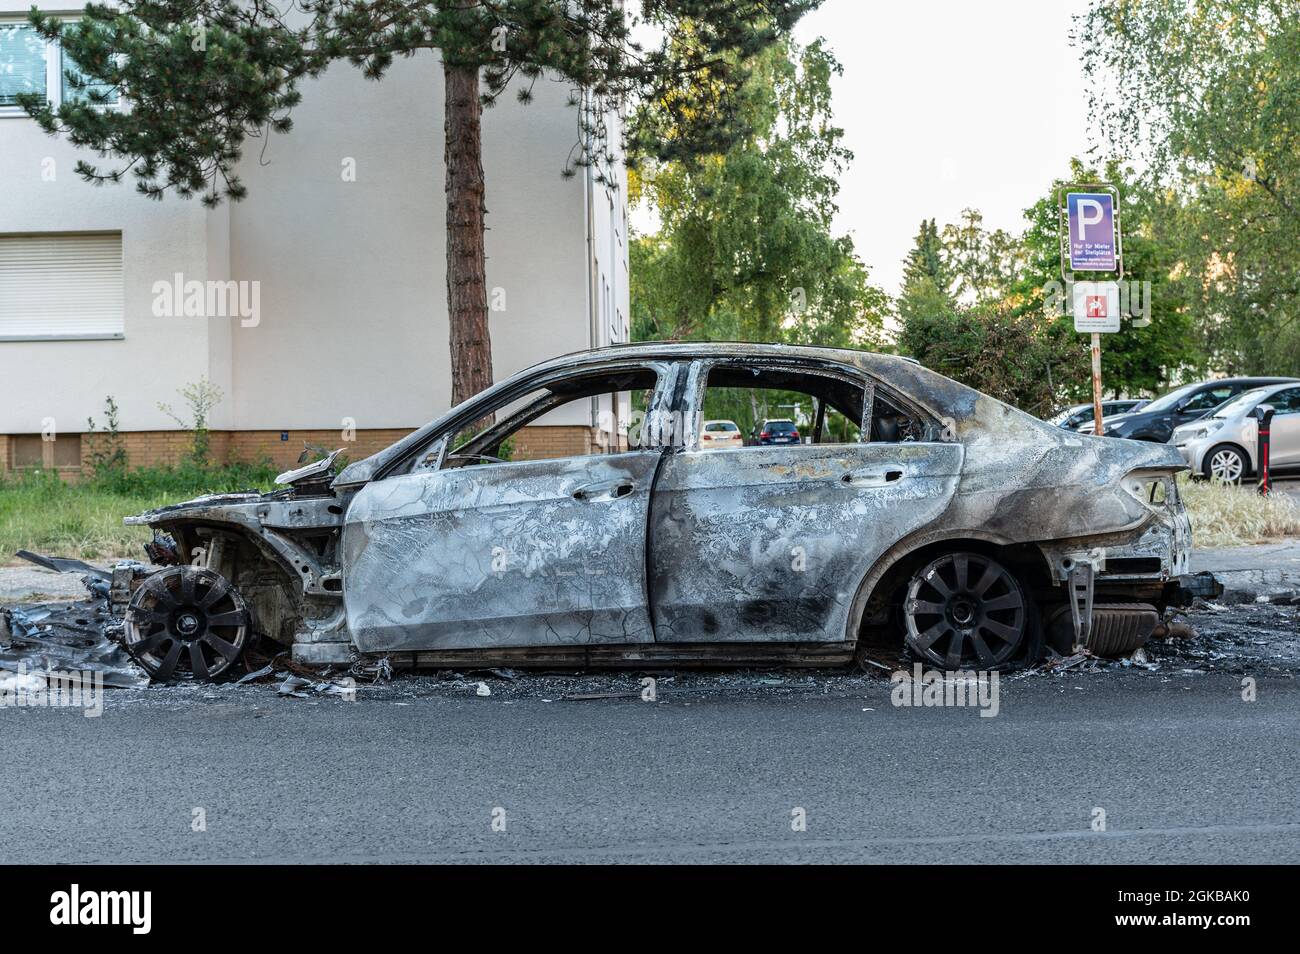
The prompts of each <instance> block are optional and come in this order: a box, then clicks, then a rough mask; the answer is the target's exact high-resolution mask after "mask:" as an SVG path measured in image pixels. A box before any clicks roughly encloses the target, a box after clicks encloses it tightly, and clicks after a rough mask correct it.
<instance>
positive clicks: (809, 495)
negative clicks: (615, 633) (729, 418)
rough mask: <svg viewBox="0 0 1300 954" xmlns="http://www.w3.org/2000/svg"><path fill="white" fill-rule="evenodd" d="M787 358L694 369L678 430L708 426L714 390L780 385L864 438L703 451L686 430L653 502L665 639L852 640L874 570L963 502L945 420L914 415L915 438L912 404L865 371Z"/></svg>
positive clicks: (654, 573) (653, 588) (656, 591)
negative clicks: (834, 412) (856, 611)
mask: <svg viewBox="0 0 1300 954" xmlns="http://www.w3.org/2000/svg"><path fill="white" fill-rule="evenodd" d="M783 361H784V363H781V364H778V363H773V362H771V361H764V362H762V363H761V366H759V365H756V364H753V363H749V362H747V361H744V360H737V361H717V362H696V363H695V364H694V365H692V367H691V370H690V372H689V374H688V386H687V387H686V388H685V389H684V391H683V395H684V401H685V404H684V406H683V407H682V417H681V420H683V421H686V422H691V421H698V420H700V419H701V417H702V416H712V414H713V411H712V410H709V409H707V408H706V403H705V402H706V400H707V393H708V388H709V385H710V383H711V382H714V381H715V380H716V381H717V382H719V383H720V384H722V385H732V386H733V389H735V390H745V389H747V388H752V387H763V386H775V388H776V389H777V390H778V393H781V394H784V395H786V396H787V397H790V398H791V400H795V401H798V400H799V395H798V392H797V387H796V386H803V387H805V389H806V391H807V392H815V393H820V394H821V395H823V400H825V401H827V403H830V404H832V405H833V406H835V407H837V408H839V409H841V410H842V411H843V412H844V414H845V416H846V418H848V417H851V416H852V415H854V414H856V415H857V416H858V419H859V425H858V427H857V435H856V437H852V438H850V439H845V440H842V441H839V442H826V443H816V444H804V443H800V444H795V445H791V446H783V447H772V446H757V447H743V448H736V449H732V450H711V451H702V450H700V449H699V441H698V435H695V434H693V433H692V432H691V430H690V426H689V423H688V425H687V433H686V434H685V437H684V444H685V446H684V447H682V448H680V449H674V450H672V451H671V452H669V453H668V454H667V456H666V457H665V459H664V463H663V466H662V469H661V471H660V474H659V479H658V481H657V482H656V484H655V491H654V499H653V502H652V505H651V514H650V542H649V554H648V557H647V560H648V563H649V570H650V601H651V609H652V613H653V617H654V626H655V640H656V642H660V643H691V642H695V643H718V642H767V641H773V642H835V641H840V640H843V639H846V638H847V637H848V632H847V629H848V619H849V613H850V606H851V604H852V602H853V599H854V596H855V595H856V591H857V586H858V584H859V583H860V582H861V580H862V579H863V578H864V577H865V575H866V573H867V570H868V569H869V568H870V567H871V566H872V565H873V564H874V563H875V562H876V560H877V559H879V557H880V556H881V555H883V553H884V552H885V551H886V550H887V549H888V548H889V547H891V546H892V545H893V544H894V543H896V542H897V541H898V540H899V539H900V538H902V537H904V536H906V535H908V534H910V533H912V532H913V531H915V530H917V529H918V528H920V527H922V526H924V525H925V524H927V523H929V522H930V521H932V520H934V519H936V518H937V517H938V516H939V515H940V514H942V513H943V511H944V510H945V509H946V508H947V506H948V503H949V501H950V500H951V499H952V496H953V494H954V493H955V491H956V487H957V482H958V479H959V475H960V473H961V465H962V460H963V448H962V446H961V445H960V444H958V443H943V442H938V441H935V440H932V439H930V438H933V437H934V436H937V434H938V432H939V429H938V427H937V422H934V421H919V419H920V418H922V417H924V415H923V414H922V413H920V412H919V411H917V410H916V409H914V408H910V407H907V408H906V412H907V413H911V414H913V415H914V416H915V417H916V418H917V419H918V421H913V425H915V424H917V423H918V422H919V423H920V427H921V429H920V430H915V429H911V427H912V426H911V425H908V424H906V423H903V421H904V420H905V415H900V414H896V413H894V412H896V411H899V410H902V409H904V407H905V405H906V402H905V401H904V400H902V399H901V398H900V397H899V396H897V395H891V394H887V393H886V391H885V390H884V389H882V388H881V387H879V386H877V383H876V382H873V381H870V380H868V379H867V378H865V377H864V376H862V375H861V373H860V372H858V370H857V369H855V368H850V367H848V366H843V365H838V364H831V363H829V362H819V361H810V362H803V363H801V362H798V361H793V360H788V359H783ZM792 389H793V390H792ZM810 396H811V395H810ZM891 401H892V402H893V403H891ZM818 403H820V402H818ZM803 407H804V408H806V409H807V410H808V411H809V412H810V415H809V420H808V421H807V422H806V423H805V424H801V425H800V433H801V434H804V433H805V432H807V433H808V436H809V437H810V438H811V439H814V440H816V439H817V432H818V430H819V429H818V428H817V424H816V413H817V412H816V409H815V407H814V406H813V405H812V404H811V403H805V404H804V405H803ZM873 438H874V440H873ZM916 438H920V439H919V440H918V439H916Z"/></svg>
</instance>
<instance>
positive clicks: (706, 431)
mask: <svg viewBox="0 0 1300 954" xmlns="http://www.w3.org/2000/svg"><path fill="white" fill-rule="evenodd" d="M744 446H745V438H744V437H743V436H742V435H741V433H740V428H739V427H737V426H736V422H735V421H727V420H721V421H705V422H704V423H703V425H702V426H701V429H700V450H721V449H722V448H724V447H744Z"/></svg>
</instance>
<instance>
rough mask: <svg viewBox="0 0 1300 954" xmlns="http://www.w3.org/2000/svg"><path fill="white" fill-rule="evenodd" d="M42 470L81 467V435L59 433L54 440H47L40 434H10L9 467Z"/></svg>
mask: <svg viewBox="0 0 1300 954" xmlns="http://www.w3.org/2000/svg"><path fill="white" fill-rule="evenodd" d="M32 467H36V468H40V469H42V470H55V469H59V468H62V469H64V470H69V469H71V470H79V469H80V468H81V435H80V434H60V435H59V436H58V438H57V439H56V440H52V441H47V440H46V439H45V438H44V437H42V436H41V435H40V434H12V435H10V437H9V468H10V469H11V470H19V469H25V468H32Z"/></svg>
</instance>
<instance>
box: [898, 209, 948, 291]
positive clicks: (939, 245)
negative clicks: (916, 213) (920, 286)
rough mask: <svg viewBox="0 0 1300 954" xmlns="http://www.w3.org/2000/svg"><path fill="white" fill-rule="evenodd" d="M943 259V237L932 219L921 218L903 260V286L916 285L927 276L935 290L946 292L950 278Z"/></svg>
mask: <svg viewBox="0 0 1300 954" xmlns="http://www.w3.org/2000/svg"><path fill="white" fill-rule="evenodd" d="M943 259H944V247H943V239H942V238H940V237H939V229H938V227H937V226H936V225H935V222H934V219H922V220H921V227H920V229H918V230H917V233H916V239H915V244H914V245H913V247H912V250H911V251H910V252H908V253H907V258H906V259H905V260H904V261H903V287H904V288H907V287H908V286H910V285H916V284H917V283H918V282H920V280H921V279H922V278H928V279H929V280H930V283H931V284H932V285H933V286H934V287H935V288H936V289H937V290H939V291H942V292H946V291H947V290H948V288H949V286H950V284H951V281H952V280H951V278H950V276H949V275H948V268H947V266H946V265H945V264H944V260H943Z"/></svg>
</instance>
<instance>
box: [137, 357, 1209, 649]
mask: <svg viewBox="0 0 1300 954" xmlns="http://www.w3.org/2000/svg"><path fill="white" fill-rule="evenodd" d="M723 358H725V359H728V360H731V361H733V362H734V361H736V360H741V361H743V360H748V359H752V360H753V361H754V362H755V363H756V365H757V364H761V363H764V362H772V361H779V362H781V363H782V364H785V363H791V362H794V363H802V364H804V365H805V366H807V367H809V368H816V367H822V368H824V369H826V370H828V371H836V372H846V371H849V372H852V373H855V374H861V375H865V378H864V380H869V381H872V382H874V383H876V384H878V385H883V386H885V387H887V388H889V389H892V390H893V391H894V392H896V393H898V394H900V395H903V396H904V397H906V398H908V399H909V400H911V401H913V402H914V403H915V404H916V405H917V406H918V407H919V408H920V409H922V410H923V411H924V412H926V413H928V414H930V415H933V417H934V419H935V420H936V421H938V422H940V423H941V424H942V426H943V428H944V430H945V440H950V441H951V443H949V444H948V445H947V446H946V447H943V449H942V450H940V451H935V450H932V449H931V448H934V447H936V446H939V445H932V444H920V443H918V444H871V445H854V446H851V447H847V448H846V447H842V446H821V447H807V446H802V445H801V446H799V447H794V448H771V449H768V450H763V449H758V448H746V449H743V450H735V451H729V452H728V451H719V452H709V454H708V458H709V459H704V457H703V455H702V454H701V453H699V452H698V451H697V450H696V449H695V448H694V446H693V445H692V444H691V442H690V441H689V440H688V441H687V445H688V446H687V449H686V450H674V451H669V452H667V457H666V458H665V463H664V469H663V473H662V475H661V476H662V478H663V479H662V481H661V483H660V486H659V489H658V492H657V493H656V495H655V500H654V504H653V507H652V506H651V499H650V494H651V489H650V487H651V484H652V482H653V478H654V474H655V470H656V468H657V467H658V465H659V461H660V456H661V453H663V452H661V451H659V450H654V451H642V452H636V453H634V454H623V455H615V456H608V457H583V458H574V459H570V460H566V461H536V462H521V463H518V464H505V465H485V466H474V467H467V468H458V469H456V470H451V471H443V472H438V473H430V472H423V473H416V474H412V475H408V476H398V477H386V478H382V479H378V480H377V479H376V478H377V477H379V475H380V474H381V473H383V472H384V471H385V469H386V468H388V467H390V466H392V465H393V463H394V461H396V460H398V459H401V458H402V457H403V455H404V454H407V453H408V452H409V451H410V450H411V449H413V448H418V447H420V446H423V445H424V444H425V443H426V442H427V441H429V440H431V439H433V438H435V437H437V436H438V435H439V434H440V433H441V432H442V431H443V430H445V427H446V423H447V422H448V421H449V420H451V419H452V418H453V417H454V416H455V415H456V414H457V413H459V411H458V410H457V409H453V410H452V411H451V412H449V414H448V415H446V416H444V417H443V418H440V419H438V420H436V421H433V422H431V423H430V424H429V425H427V426H425V427H424V428H421V429H419V430H418V431H415V432H413V433H412V434H411V435H409V436H408V437H407V438H404V439H403V440H401V441H399V442H398V443H397V444H395V445H393V446H392V447H390V448H388V449H386V450H384V451H381V452H380V453H379V454H376V455H375V456H373V457H371V458H367V459H366V460H364V461H358V462H356V463H354V464H352V465H350V466H349V467H347V468H346V469H345V470H344V471H343V473H342V474H340V475H339V477H338V478H337V479H336V480H335V482H334V497H333V498H325V500H324V501H323V502H322V503H321V504H320V505H318V506H317V507H316V510H319V511H320V512H319V513H318V512H316V510H313V511H310V512H309V511H307V510H303V511H302V512H298V511H297V510H292V511H291V508H292V507H293V506H294V504H293V502H291V501H284V502H280V501H276V502H274V503H272V504H271V506H269V507H268V506H267V504H268V503H271V502H270V501H267V500H266V498H261V499H259V498H257V497H256V496H250V497H239V496H230V497H213V498H207V499H204V500H200V501H194V502H191V504H189V505H183V506H180V507H174V508H165V509H164V510H161V511H154V512H152V513H149V514H145V515H142V516H141V517H139V518H136V520H135V522H140V523H149V524H150V525H152V526H156V527H157V526H161V527H167V526H183V525H185V524H187V523H188V522H190V521H191V520H193V521H195V522H198V523H206V524H210V525H211V524H220V523H227V524H230V525H233V526H237V527H239V528H240V529H242V530H244V531H245V532H247V533H249V534H250V535H256V536H257V537H259V538H260V540H261V541H262V542H263V543H264V544H267V545H270V546H271V547H272V548H273V549H274V550H275V552H276V555H277V556H278V558H279V559H280V560H281V561H282V562H283V563H284V564H285V565H286V566H287V567H289V568H291V569H293V570H294V571H295V572H301V574H302V575H301V576H300V577H299V584H300V586H302V592H301V593H300V594H298V597H297V598H298V599H302V598H303V597H304V596H305V595H306V594H308V593H312V594H316V593H317V591H319V593H318V597H317V598H319V599H322V600H328V599H330V598H331V596H332V597H333V598H334V599H335V600H337V596H338V594H337V593H335V594H329V593H328V592H327V591H326V589H325V587H324V585H323V582H322V581H323V580H325V579H326V578H327V577H326V574H327V573H328V572H329V571H330V570H332V569H333V568H332V567H326V566H317V565H316V560H315V558H314V557H313V556H312V553H311V551H310V548H309V547H307V546H298V545H296V544H295V540H296V538H297V537H298V535H299V533H300V531H301V533H302V534H303V535H304V538H305V535H306V534H308V533H310V532H311V531H312V530H313V529H317V530H318V529H319V528H321V527H328V526H330V525H337V523H338V521H339V518H338V517H337V516H335V514H338V513H340V512H341V511H342V510H343V509H347V511H348V522H347V526H346V529H345V531H344V546H343V551H344V552H343V556H342V559H343V564H344V574H343V575H344V589H345V593H346V610H347V612H346V617H345V619H346V626H347V630H346V631H344V630H343V628H342V624H343V619H340V620H339V622H338V624H337V625H333V626H332V627H331V628H330V629H329V631H328V632H325V636H330V635H331V633H337V636H335V637H333V638H339V637H345V636H346V635H351V637H352V638H353V640H354V642H355V644H356V645H357V647H358V648H360V649H362V650H368V651H384V650H388V649H394V648H401V649H422V648H430V649H442V648H460V647H470V648H476V649H491V648H493V647H505V646H530V645H539V644H540V645H556V646H562V645H581V644H584V643H589V644H600V645H613V644H618V643H626V644H632V645H636V644H645V643H648V642H650V641H651V640H652V639H653V638H654V637H653V636H652V630H651V620H650V616H651V612H654V613H656V614H658V619H657V620H656V622H657V624H658V628H659V633H658V640H659V641H660V642H664V643H666V644H673V643H676V644H677V645H683V646H685V643H686V642H687V641H695V642H701V643H719V642H721V641H725V640H745V639H748V640H753V641H769V642H775V641H784V640H792V641H813V640H817V639H821V640H845V639H853V638H854V635H855V634H854V633H853V632H852V623H853V620H852V618H851V617H848V618H847V621H848V624H849V625H848V626H847V627H845V626H844V625H843V623H844V622H845V620H846V616H845V612H846V611H845V605H846V602H847V600H849V599H851V598H852V592H853V591H854V590H855V589H857V588H858V587H859V584H861V587H860V589H861V592H868V591H869V590H870V588H871V586H872V585H874V582H875V581H876V580H878V579H879V578H880V576H881V575H882V574H883V573H884V572H885V570H886V569H887V567H888V566H889V565H890V564H891V563H892V562H894V561H896V560H898V559H900V558H901V557H902V556H904V555H905V554H906V553H908V552H910V551H911V550H913V549H915V548H916V547H918V546H921V545H924V544H925V543H928V542H933V541H939V540H947V539H960V538H965V537H974V538H977V539H980V540H987V541H990V542H993V543H1032V544H1035V545H1037V546H1038V547H1039V548H1040V550H1041V551H1042V552H1043V554H1044V556H1045V557H1046V558H1047V559H1048V560H1049V562H1051V563H1052V565H1053V568H1054V573H1055V568H1056V566H1057V565H1058V564H1059V562H1060V561H1061V560H1062V559H1063V558H1064V557H1065V556H1066V555H1067V554H1070V553H1073V552H1077V551H1079V550H1081V549H1088V548H1096V547H1105V548H1107V549H1108V550H1109V552H1110V553H1111V555H1112V556H1114V555H1119V554H1121V553H1127V552H1131V553H1135V554H1148V553H1153V552H1157V553H1160V554H1162V555H1163V561H1162V562H1163V563H1164V564H1165V565H1167V566H1169V567H1170V569H1171V570H1173V571H1176V567H1177V566H1178V565H1179V563H1180V561H1185V558H1186V551H1187V549H1188V546H1189V531H1188V528H1187V521H1186V516H1185V514H1184V513H1183V511H1182V508H1181V505H1180V504H1178V503H1177V501H1176V500H1175V501H1174V503H1173V504H1172V505H1171V506H1168V507H1165V508H1150V507H1146V506H1144V505H1143V504H1142V503H1141V502H1140V501H1138V500H1137V499H1136V498H1135V497H1134V496H1133V495H1131V494H1130V493H1129V492H1128V491H1126V490H1125V489H1123V487H1122V481H1123V478H1124V476H1125V475H1126V474H1129V473H1131V472H1133V471H1134V470H1137V469H1146V470H1150V471H1156V472H1163V473H1173V472H1175V471H1178V470H1183V469H1185V466H1184V464H1183V461H1182V459H1181V457H1180V455H1179V454H1178V451H1177V450H1176V449H1174V448H1173V447H1170V446H1167V445H1153V444H1140V443H1137V442H1134V441H1126V440H1119V439H1115V438H1105V437H1095V436H1089V435H1079V434H1074V433H1072V432H1069V431H1064V430H1062V429H1060V428H1056V427H1053V426H1051V425H1049V424H1046V423H1045V422H1042V421H1039V420H1037V419H1035V418H1033V417H1031V416H1029V415H1027V414H1024V413H1023V412H1021V411H1018V410H1016V409H1014V408H1011V407H1009V406H1007V405H1005V404H1002V403H1001V402H998V401H996V400H994V399H992V398H989V397H987V396H985V395H982V394H980V393H979V392H977V391H974V390H972V389H971V388H968V387H965V386H964V385H961V384H959V383H957V382H955V381H952V380H950V379H948V378H945V377H943V376H942V375H939V374H936V373H935V372H932V371H930V370H928V369H926V368H923V367H920V366H919V365H916V364H914V363H912V362H908V361H905V360H903V359H900V358H897V357H893V356H889V355H877V354H870V353H866V352H855V351H835V350H830V349H820V348H801V347H785V346H771V345H751V344H721V343H716V344H694V343H680V344H666V343H645V344H638V345H632V346H623V347H618V348H610V349H603V350H600V351H592V352H583V353H580V354H575V355H566V356H563V357H560V358H555V359H553V360H551V361H548V362H545V363H544V364H541V365H538V366H536V367H534V368H532V369H528V370H526V371H523V372H520V374H519V375H516V376H515V377H513V378H511V379H508V380H507V381H503V382H501V383H500V384H499V385H497V386H496V387H494V388H493V389H490V391H489V392H485V393H484V395H480V397H479V398H477V399H475V400H480V399H482V400H487V401H490V400H491V399H492V395H493V393H496V392H503V391H506V390H508V389H510V388H517V387H519V386H520V385H521V383H526V382H527V381H528V380H531V379H532V378H534V377H536V376H540V375H552V376H553V375H555V374H556V372H557V371H565V372H567V371H572V372H573V373H574V374H575V375H577V374H588V375H589V374H591V373H592V372H593V371H599V370H600V369H602V368H604V367H613V366H618V365H626V364H627V363H628V362H629V360H643V361H646V362H662V363H665V364H668V363H671V364H672V371H673V375H674V376H675V377H676V378H680V377H681V372H682V371H683V370H684V369H685V367H686V363H687V362H692V361H708V360H713V359H723ZM697 367H698V366H697ZM661 393H662V394H664V395H668V394H669V392H665V391H664V389H663V388H662V387H661ZM687 393H689V389H672V390H671V400H672V402H673V403H679V402H680V401H682V400H683V395H685V394H687ZM667 410H670V411H681V412H683V418H684V419H685V420H687V421H689V420H690V419H691V415H692V413H693V412H692V409H691V408H689V407H678V408H668V409H667ZM772 454H776V455H783V454H794V455H802V457H800V459H799V460H791V459H787V458H785V457H779V456H771V455H772ZM963 454H964V459H963ZM751 455H758V456H751ZM762 455H768V456H762ZM927 455H928V456H927ZM891 460H898V461H901V462H904V463H905V464H906V466H905V467H904V470H905V472H906V473H907V477H905V478H903V479H902V480H900V481H899V482H898V485H897V486H892V484H890V483H889V482H886V484H887V485H886V486H880V487H875V486H871V485H870V483H871V481H870V479H868V480H866V481H865V482H863V483H861V484H860V485H859V486H857V487H852V486H841V485H839V484H837V483H836V480H842V476H843V472H844V471H845V470H848V469H862V468H865V467H871V466H875V465H878V464H881V463H882V462H887V461H891ZM623 478H628V479H630V480H631V481H632V482H633V484H634V490H633V491H632V492H631V493H630V494H628V495H627V496H625V497H611V498H610V499H607V500H603V499H600V495H599V494H596V495H594V496H593V497H592V498H591V499H588V500H585V501H584V500H578V499H576V498H573V497H572V492H573V491H574V490H576V489H577V488H578V487H579V486H581V485H584V484H597V485H599V484H601V483H606V484H608V482H609V481H610V480H616V479H623ZM846 490H848V491H850V492H848V493H845V492H844V491H846ZM354 494H355V498H354V500H353V502H352V503H351V504H350V505H349V499H350V498H351V497H352V495H354ZM326 504H328V507H327V508H326V506H325V505H326ZM277 508H278V509H277ZM280 510H284V511H285V512H283V513H281V512H280ZM647 533H648V534H649V544H650V545H649V553H650V556H649V558H648V559H649V560H650V563H651V566H650V573H649V574H648V576H649V586H650V588H651V590H652V592H653V596H654V599H653V601H651V600H650V599H648V598H647V593H646V589H647V572H646V571H647V566H646V560H647V557H646V541H647ZM494 547H496V548H500V549H501V550H502V551H504V559H505V563H504V566H502V565H501V563H500V561H499V559H498V562H497V563H495V564H494V562H493V561H494V555H493V548H494ZM795 547H802V548H803V551H804V558H805V559H806V561H807V563H806V566H805V569H804V571H803V572H802V574H800V573H797V572H794V571H793V566H792V561H793V560H794V559H795V555H794V554H792V553H791V551H792V550H793V549H794V548H795ZM876 556H878V557H879V558H878V559H875V560H874V563H873V558H874V557H876ZM498 567H500V568H499V569H498ZM1057 578H1058V579H1059V576H1058V577H1057ZM342 615H343V614H340V616H342ZM310 637H311V633H310V632H302V633H299V634H298V635H297V636H296V637H295V638H296V639H298V640H302V639H305V638H310ZM322 638H323V637H322Z"/></svg>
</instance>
